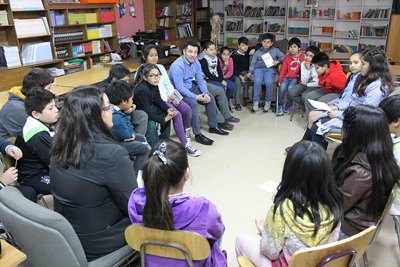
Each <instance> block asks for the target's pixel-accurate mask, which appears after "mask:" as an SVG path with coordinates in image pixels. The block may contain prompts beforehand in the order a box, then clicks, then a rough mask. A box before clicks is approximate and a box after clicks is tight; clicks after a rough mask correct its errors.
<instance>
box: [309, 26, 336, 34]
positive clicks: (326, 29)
mask: <svg viewBox="0 0 400 267" xmlns="http://www.w3.org/2000/svg"><path fill="white" fill-rule="evenodd" d="M311 32H312V34H320V35H330V36H332V35H333V27H332V26H314V25H313V26H312V30H311Z"/></svg>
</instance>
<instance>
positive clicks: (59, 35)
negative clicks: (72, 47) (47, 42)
mask: <svg viewBox="0 0 400 267" xmlns="http://www.w3.org/2000/svg"><path fill="white" fill-rule="evenodd" d="M53 36H54V42H55V43H56V44H57V43H63V42H70V41H80V40H83V31H82V30H69V31H63V32H55V33H54V35H53Z"/></svg>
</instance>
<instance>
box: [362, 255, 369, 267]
mask: <svg viewBox="0 0 400 267" xmlns="http://www.w3.org/2000/svg"><path fill="white" fill-rule="evenodd" d="M363 262H364V267H368V256H367V251H365V253H364V255H363Z"/></svg>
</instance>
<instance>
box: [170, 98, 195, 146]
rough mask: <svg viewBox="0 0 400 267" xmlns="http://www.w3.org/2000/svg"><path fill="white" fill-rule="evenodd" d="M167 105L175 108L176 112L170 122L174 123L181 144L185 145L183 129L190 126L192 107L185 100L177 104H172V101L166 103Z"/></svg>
mask: <svg viewBox="0 0 400 267" xmlns="http://www.w3.org/2000/svg"><path fill="white" fill-rule="evenodd" d="M167 105H168V107H170V108H175V109H176V110H178V113H177V114H176V115H175V117H173V118H172V123H173V125H174V130H175V133H176V135H177V136H178V139H179V141H180V142H181V144H183V145H186V143H187V139H186V134H185V129H187V128H190V124H191V121H192V109H191V108H190V106H189V105H188V104H186V102H185V101H183V100H182V101H181V102H180V103H179V105H178V106H174V104H172V103H167Z"/></svg>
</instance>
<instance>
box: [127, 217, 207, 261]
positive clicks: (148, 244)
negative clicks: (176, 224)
mask: <svg viewBox="0 0 400 267" xmlns="http://www.w3.org/2000/svg"><path fill="white" fill-rule="evenodd" d="M125 239H126V241H127V243H128V245H129V246H130V247H132V248H133V249H134V250H137V251H140V259H141V266H146V254H148V255H153V256H159V257H165V258H172V259H181V260H186V262H187V264H188V266H194V265H193V261H196V260H204V259H206V258H207V257H208V256H209V255H210V244H209V243H208V241H207V239H205V238H204V237H203V236H201V235H199V234H197V233H194V232H188V231H165V230H159V229H152V228H147V227H144V226H140V225H131V226H128V228H126V230H125Z"/></svg>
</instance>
